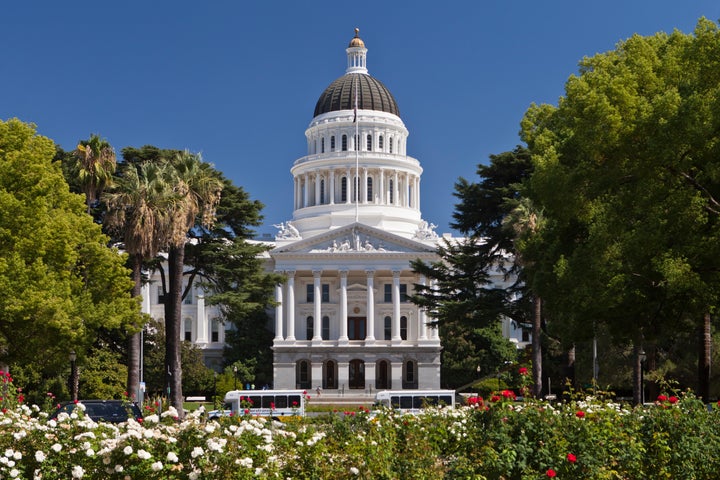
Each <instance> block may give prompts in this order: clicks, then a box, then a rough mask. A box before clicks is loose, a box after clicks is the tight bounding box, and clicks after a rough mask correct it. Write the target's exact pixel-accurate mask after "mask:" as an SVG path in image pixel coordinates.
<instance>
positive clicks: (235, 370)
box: [233, 365, 237, 390]
mask: <svg viewBox="0 0 720 480" xmlns="http://www.w3.org/2000/svg"><path fill="white" fill-rule="evenodd" d="M233 378H234V379H235V388H233V390H237V365H233Z"/></svg>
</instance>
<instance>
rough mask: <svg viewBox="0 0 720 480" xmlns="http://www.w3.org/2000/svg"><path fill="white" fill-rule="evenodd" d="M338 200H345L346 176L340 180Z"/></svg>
mask: <svg viewBox="0 0 720 480" xmlns="http://www.w3.org/2000/svg"><path fill="white" fill-rule="evenodd" d="M340 201H341V202H347V177H342V180H340Z"/></svg>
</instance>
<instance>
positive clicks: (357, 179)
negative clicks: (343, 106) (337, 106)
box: [353, 74, 360, 223]
mask: <svg viewBox="0 0 720 480" xmlns="http://www.w3.org/2000/svg"><path fill="white" fill-rule="evenodd" d="M357 80H358V77H357V74H356V77H355V115H354V116H353V121H354V122H355V223H357V222H358V221H359V216H360V213H359V208H360V207H359V203H360V135H359V127H358V123H359V122H358V91H357Z"/></svg>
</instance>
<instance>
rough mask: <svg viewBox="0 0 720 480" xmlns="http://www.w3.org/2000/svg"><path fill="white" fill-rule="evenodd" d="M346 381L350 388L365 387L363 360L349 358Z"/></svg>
mask: <svg viewBox="0 0 720 480" xmlns="http://www.w3.org/2000/svg"><path fill="white" fill-rule="evenodd" d="M348 383H349V384H350V388H355V389H365V362H363V361H362V360H350V364H349V365H348Z"/></svg>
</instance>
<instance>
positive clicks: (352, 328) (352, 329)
mask: <svg viewBox="0 0 720 480" xmlns="http://www.w3.org/2000/svg"><path fill="white" fill-rule="evenodd" d="M366 326H367V319H366V318H365V317H348V339H350V340H365V332H366V331H367V328H366Z"/></svg>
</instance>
